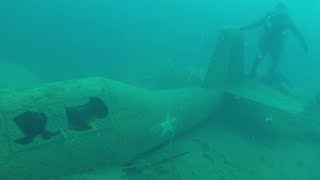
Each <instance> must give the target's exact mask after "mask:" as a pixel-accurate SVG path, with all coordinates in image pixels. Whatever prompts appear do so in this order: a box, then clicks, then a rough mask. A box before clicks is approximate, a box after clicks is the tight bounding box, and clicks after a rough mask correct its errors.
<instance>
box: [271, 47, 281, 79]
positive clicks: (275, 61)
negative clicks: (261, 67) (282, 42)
mask: <svg viewBox="0 0 320 180" xmlns="http://www.w3.org/2000/svg"><path fill="white" fill-rule="evenodd" d="M280 54H281V51H280V50H275V51H273V52H272V53H271V56H272V64H271V66H270V69H269V74H268V75H269V76H272V75H274V74H275V72H276V69H277V67H278V65H279V60H280Z"/></svg>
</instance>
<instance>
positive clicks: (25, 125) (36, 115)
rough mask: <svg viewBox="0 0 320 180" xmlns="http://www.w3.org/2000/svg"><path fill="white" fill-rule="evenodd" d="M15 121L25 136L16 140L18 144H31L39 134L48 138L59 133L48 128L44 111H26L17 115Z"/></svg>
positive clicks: (45, 138)
mask: <svg viewBox="0 0 320 180" xmlns="http://www.w3.org/2000/svg"><path fill="white" fill-rule="evenodd" d="M14 122H15V123H16V125H17V126H18V127H19V129H20V130H21V132H22V133H23V134H24V136H25V137H23V138H20V139H16V140H15V142H16V143H18V144H30V143H32V142H33V140H34V138H35V137H37V136H38V135H42V138H43V139H44V140H47V139H50V138H51V137H52V136H55V135H57V134H58V131H57V132H50V131H48V130H46V124H47V117H46V115H45V114H44V113H40V112H33V111H26V112H24V113H22V114H20V115H18V116H17V117H15V118H14Z"/></svg>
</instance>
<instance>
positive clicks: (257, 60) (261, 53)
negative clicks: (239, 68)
mask: <svg viewBox="0 0 320 180" xmlns="http://www.w3.org/2000/svg"><path fill="white" fill-rule="evenodd" d="M265 56H266V51H265V50H264V49H260V50H259V52H258V54H257V55H256V58H255V60H254V62H253V65H252V68H251V71H250V74H249V77H250V78H254V77H255V76H256V75H257V70H258V66H259V64H260V62H261V61H262V60H263V59H264V57H265Z"/></svg>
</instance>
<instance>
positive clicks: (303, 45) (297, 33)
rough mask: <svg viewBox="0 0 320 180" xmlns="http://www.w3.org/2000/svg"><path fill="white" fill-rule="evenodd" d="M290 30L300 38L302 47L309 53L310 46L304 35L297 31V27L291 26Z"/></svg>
mask: <svg viewBox="0 0 320 180" xmlns="http://www.w3.org/2000/svg"><path fill="white" fill-rule="evenodd" d="M290 30H291V31H292V32H293V34H294V35H295V36H296V37H297V38H298V40H299V42H300V44H301V45H302V47H303V49H304V51H305V52H308V45H307V42H306V41H305V39H304V37H303V35H302V33H301V32H300V31H299V30H298V29H297V27H296V26H294V25H293V24H291V26H290Z"/></svg>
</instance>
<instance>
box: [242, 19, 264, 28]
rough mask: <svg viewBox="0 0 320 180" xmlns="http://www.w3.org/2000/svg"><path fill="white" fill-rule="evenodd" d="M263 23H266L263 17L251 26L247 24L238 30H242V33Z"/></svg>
mask: <svg viewBox="0 0 320 180" xmlns="http://www.w3.org/2000/svg"><path fill="white" fill-rule="evenodd" d="M265 22H266V17H263V18H262V19H260V20H259V21H256V22H254V23H252V24H249V25H246V26H243V27H241V28H240V30H242V31H244V30H251V29H254V28H257V27H259V26H262V25H263V24H264V23H265Z"/></svg>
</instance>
